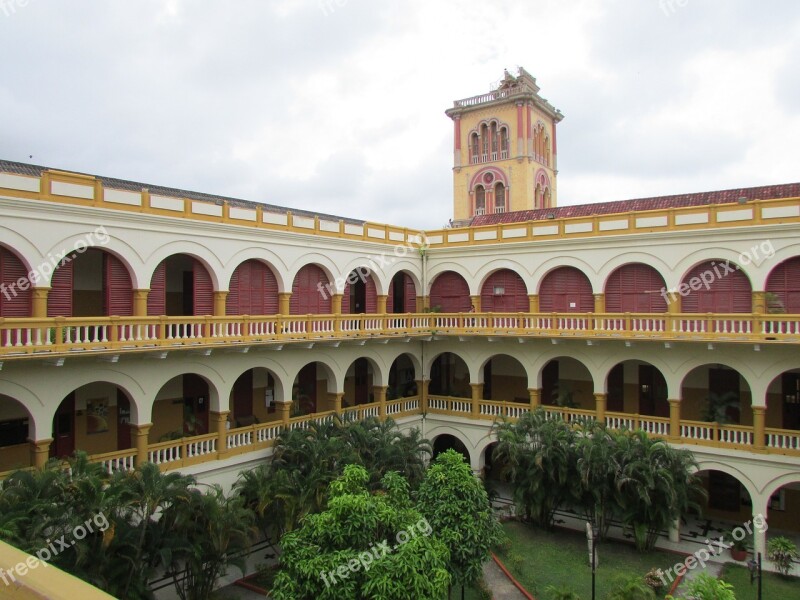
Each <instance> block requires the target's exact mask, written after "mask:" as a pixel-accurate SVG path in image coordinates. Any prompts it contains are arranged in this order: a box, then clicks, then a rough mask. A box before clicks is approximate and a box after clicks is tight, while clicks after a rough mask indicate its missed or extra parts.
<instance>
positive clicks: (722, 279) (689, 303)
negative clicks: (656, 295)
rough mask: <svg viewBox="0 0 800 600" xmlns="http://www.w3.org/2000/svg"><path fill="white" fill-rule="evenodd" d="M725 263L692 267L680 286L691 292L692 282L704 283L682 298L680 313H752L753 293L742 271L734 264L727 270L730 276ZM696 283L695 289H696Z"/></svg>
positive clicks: (719, 261)
mask: <svg viewBox="0 0 800 600" xmlns="http://www.w3.org/2000/svg"><path fill="white" fill-rule="evenodd" d="M725 264H726V261H724V260H713V261H708V262H704V263H701V264H699V265H697V266H695V267H694V268H693V269H692V270H691V271H689V273H687V275H686V277H684V279H683V283H686V284H687V285H689V286H690V288H691V283H690V282H691V281H692V280H693V279H694V278H697V280H698V281H707V282H709V283H708V289H706V285H705V283H703V284H702V287H700V289H698V290H692V289H689V291H688V292H687V294H686V295H685V296H683V298H682V302H681V310H682V312H685V313H718V314H719V313H749V312H752V310H753V292H752V288H751V287H750V280H749V279H747V275H745V274H744V272H743V271H741V270H738V269H737V268H736V266H735V265H734V264H733V263H730V268H733V269H734V271H733V272H730V273H729V272H727V269H726V267H723V265H725ZM697 285H698V284H697V282H695V287H697Z"/></svg>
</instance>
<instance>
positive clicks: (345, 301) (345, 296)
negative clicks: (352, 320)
mask: <svg viewBox="0 0 800 600" xmlns="http://www.w3.org/2000/svg"><path fill="white" fill-rule="evenodd" d="M350 293H351V292H350V283H349V282H348V283H346V284H344V292H342V314H343V315H349V314H350Z"/></svg>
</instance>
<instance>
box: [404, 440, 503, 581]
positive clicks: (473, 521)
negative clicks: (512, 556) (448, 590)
mask: <svg viewBox="0 0 800 600" xmlns="http://www.w3.org/2000/svg"><path fill="white" fill-rule="evenodd" d="M417 508H419V511H420V512H421V513H422V515H423V516H424V517H425V518H426V519H427V520H428V522H429V523H430V525H431V527H432V528H433V531H434V532H435V535H437V536H438V537H439V538H441V539H442V540H443V541H444V542H445V543H446V544H447V545H448V547H449V550H450V561H449V565H448V569H449V571H450V573H451V574H452V577H453V583H455V584H460V585H461V586H462V588H463V587H464V586H468V585H470V586H471V585H474V584H476V583H477V581H478V580H479V579H480V577H481V574H482V566H483V563H484V562H485V561H486V560H487V559H488V558H489V554H490V551H491V548H492V547H493V546H494V545H495V544H496V543H497V542H499V541H500V538H501V534H500V524H499V523H498V522H497V519H496V518H495V517H494V514H493V513H492V507H491V504H490V502H489V496H488V495H487V493H486V489H485V488H484V487H483V484H482V483H481V481H480V480H479V479H478V478H477V477H475V476H474V475H473V474H472V470H471V469H470V466H469V465H468V464H467V463H466V462H464V457H463V456H461V454H459V453H458V452H456V451H455V450H452V449H451V450H447V451H446V452H443V453H442V454H440V455H439V456H437V457H436V460H435V461H434V463H433V465H431V467H430V468H429V469H428V472H427V473H426V474H425V479H424V481H423V482H422V484H421V485H420V487H419V491H418V492H417Z"/></svg>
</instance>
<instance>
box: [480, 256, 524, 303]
mask: <svg viewBox="0 0 800 600" xmlns="http://www.w3.org/2000/svg"><path fill="white" fill-rule="evenodd" d="M503 270H508V271H513V272H514V273H516V274H517V275H519V277H520V279H522V283H523V284H524V285H525V289H526V293H527V294H533V292H532V291H531V290H532V289H533V288H531V287H530V272H529V271H528V269H527V268H526V267H525V265H524V264H523V263H521V262H518V261H516V260H512V259H509V258H500V259H495V260H491V261H489V262H488V263H486V264H485V265H483V266H482V267H481V268H480V269H478V271H477V272H476V273H475V279H476V281H477V283H476V287H477V290H476V293H475V294H474V295H475V296H477V295H480V294H481V293H482V292H483V286H484V285H485V284H486V280H487V279H489V277H491V276H492V275H494V274H495V273H496V272H497V271H503Z"/></svg>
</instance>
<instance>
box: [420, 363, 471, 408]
mask: <svg viewBox="0 0 800 600" xmlns="http://www.w3.org/2000/svg"><path fill="white" fill-rule="evenodd" d="M469 384H470V381H469V368H468V367H467V363H465V362H464V359H462V358H461V357H460V356H458V355H457V354H453V353H452V352H444V353H442V354H440V355H439V356H437V357H436V360H434V361H433V364H432V365H431V382H430V386H429V388H428V391H429V392H430V393H431V394H433V395H437V396H449V397H451V398H471V397H472V388H471V387H470V385H469Z"/></svg>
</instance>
